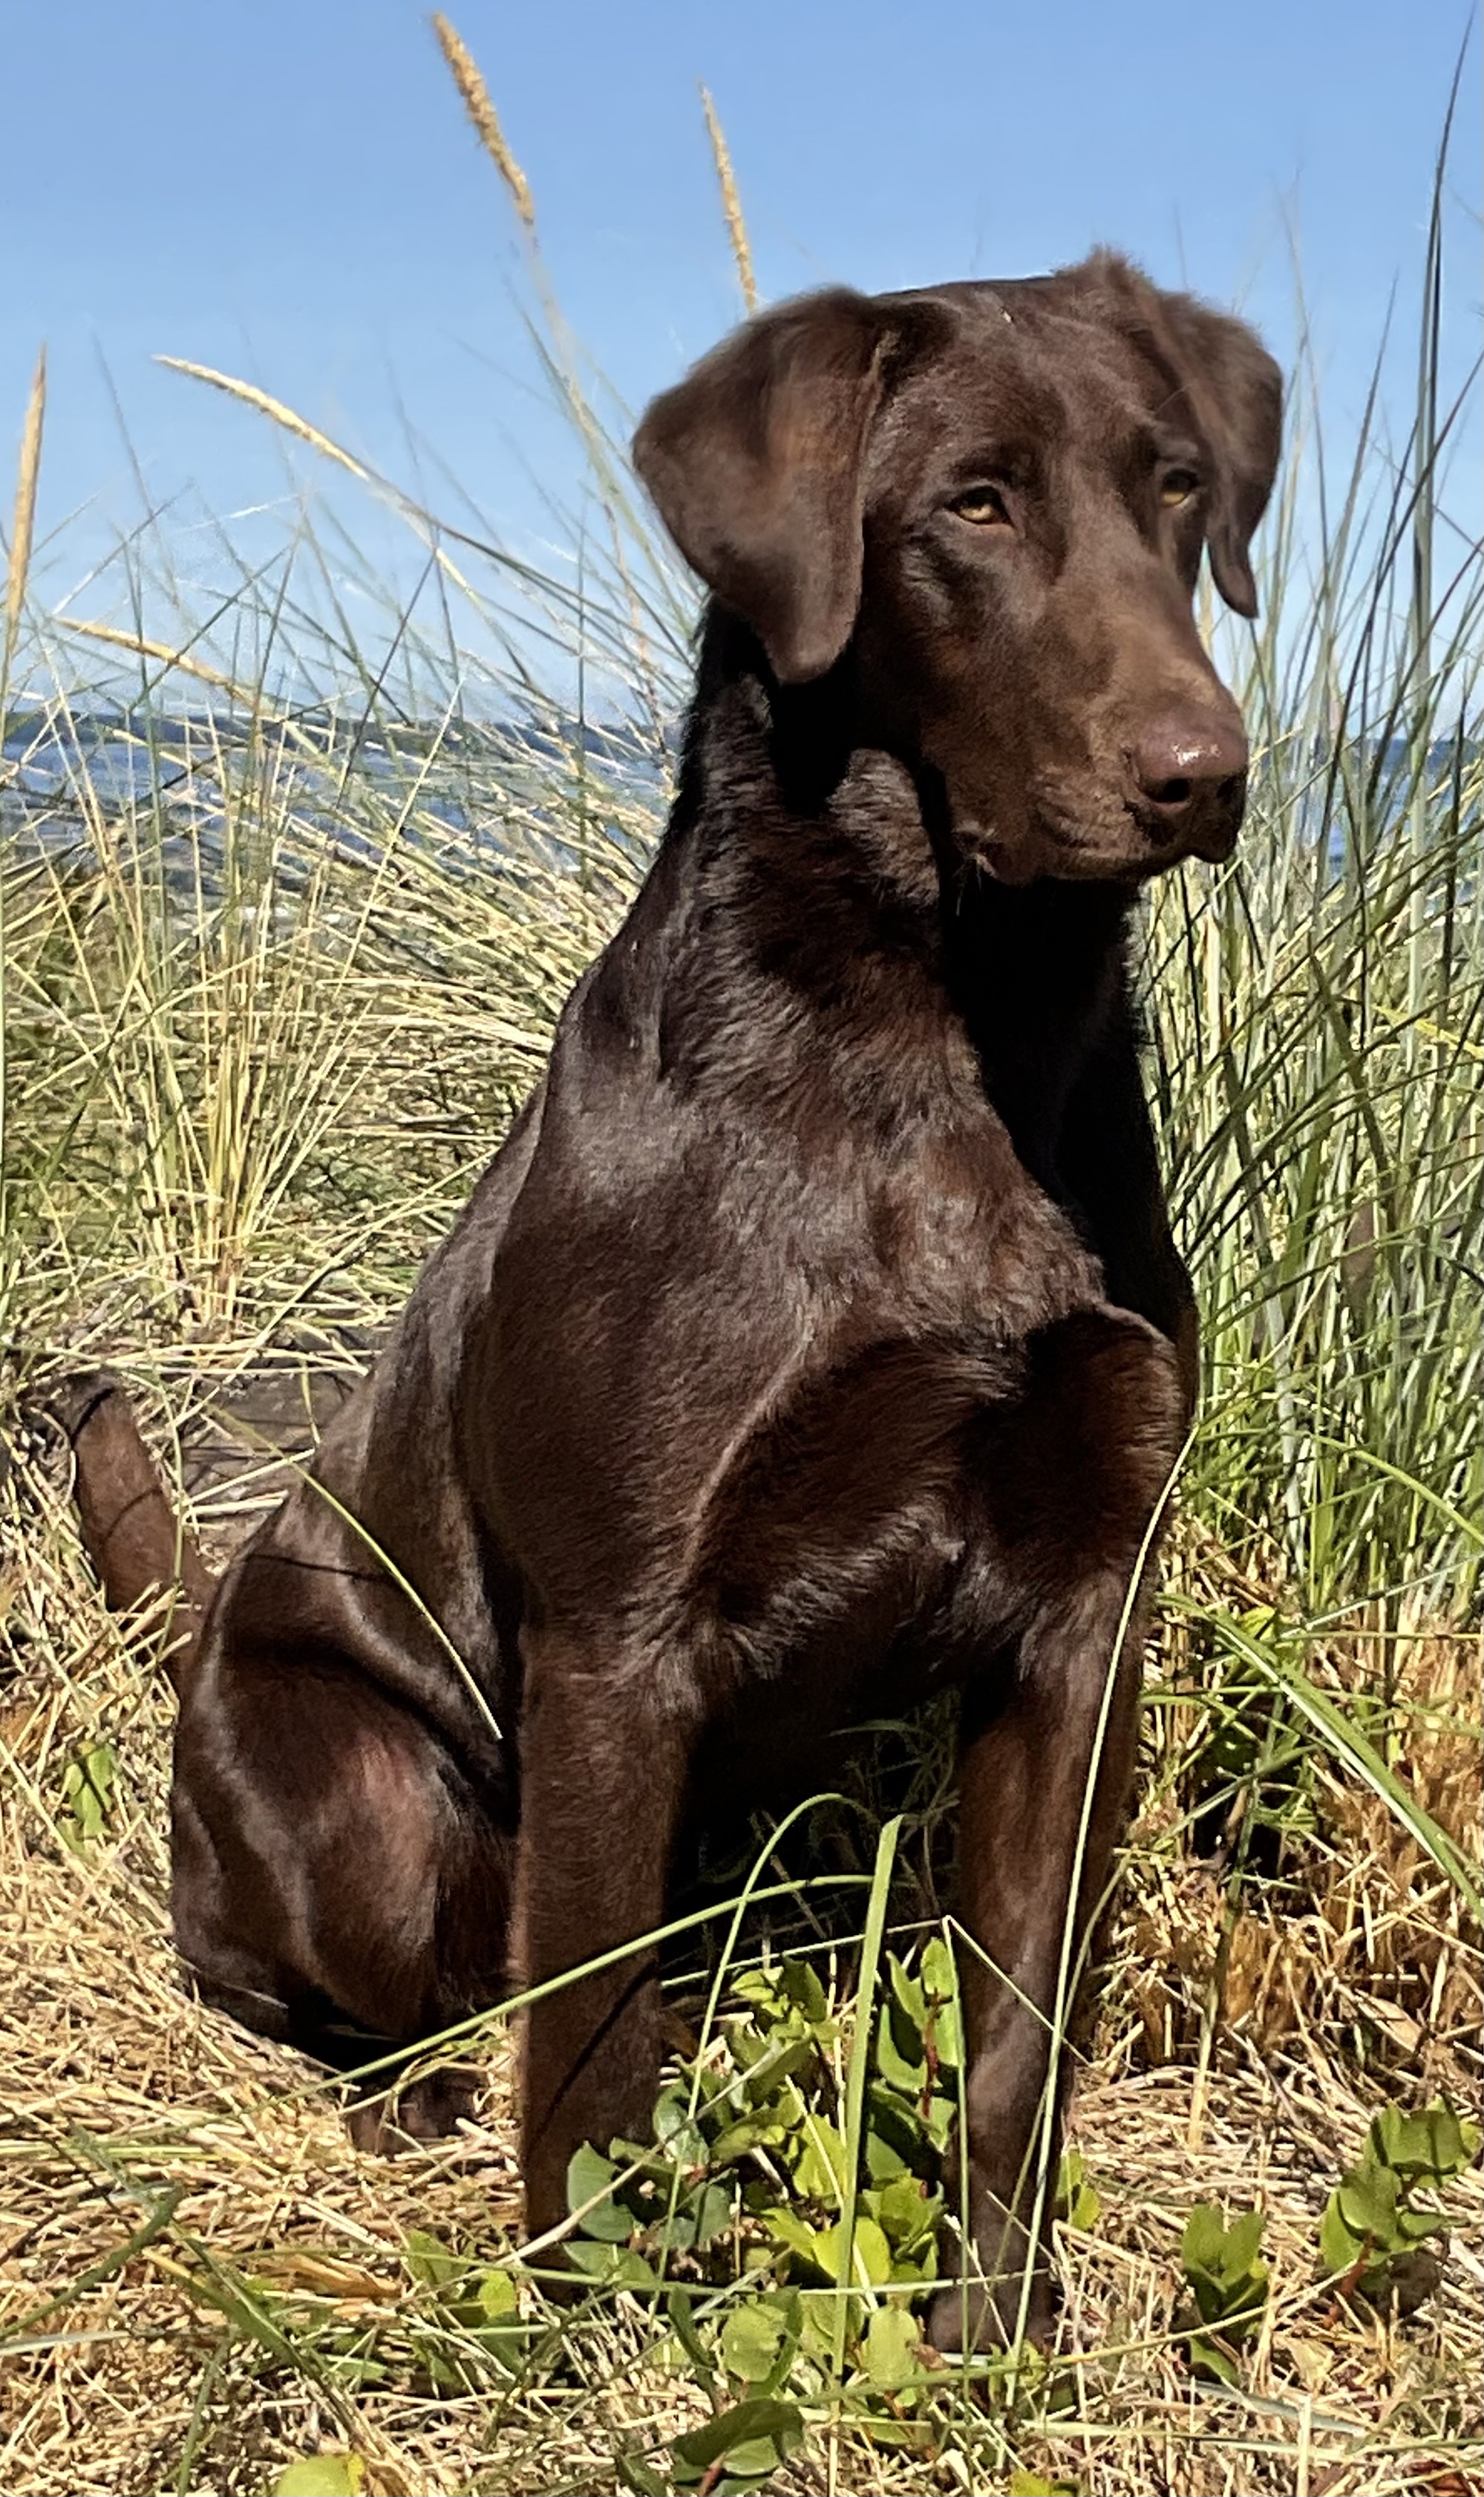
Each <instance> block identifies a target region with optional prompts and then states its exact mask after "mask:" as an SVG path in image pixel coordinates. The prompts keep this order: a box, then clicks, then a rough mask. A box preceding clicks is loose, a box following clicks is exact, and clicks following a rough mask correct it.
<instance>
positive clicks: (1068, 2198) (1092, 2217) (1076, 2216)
mask: <svg viewBox="0 0 1484 2497" xmlns="http://www.w3.org/2000/svg"><path fill="white" fill-rule="evenodd" d="M1054 2208H1055V2210H1056V2215H1057V2217H1058V2220H1061V2221H1064V2222H1065V2224H1066V2226H1067V2227H1068V2228H1083V2229H1087V2228H1096V2226H1097V2223H1098V2220H1099V2219H1100V2217H1101V2215H1102V2208H1103V2200H1102V2196H1101V2195H1100V2194H1099V2193H1098V2190H1097V2188H1096V2186H1095V2185H1092V2184H1089V2181H1088V2169H1087V2162H1086V2161H1085V2160H1084V2158H1083V2155H1082V2153H1081V2151H1080V2150H1063V2152H1062V2154H1061V2164H1060V2165H1059V2166H1058V2170H1057V2195H1056V2201H1055V2205H1054Z"/></svg>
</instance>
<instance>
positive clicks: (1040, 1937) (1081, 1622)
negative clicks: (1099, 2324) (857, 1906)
mask: <svg viewBox="0 0 1484 2497" xmlns="http://www.w3.org/2000/svg"><path fill="white" fill-rule="evenodd" d="M1182 1413H1183V1407H1182V1404H1181V1398H1180V1389H1179V1383H1178V1379H1177V1375H1176V1364H1175V1356H1174V1353H1173V1351H1172V1349H1171V1347H1170V1345H1169V1344H1168V1343H1166V1342H1165V1341H1164V1340H1163V1339H1162V1338H1161V1337H1160V1336H1159V1335H1157V1334H1156V1333H1155V1331H1154V1329H1153V1328H1152V1327H1151V1326H1148V1325H1146V1324H1145V1323H1144V1321H1143V1320H1142V1319H1139V1318H1135V1317H1131V1316H1128V1315H1125V1314H1124V1313H1123V1312H1113V1311H1096V1312H1093V1311H1089V1312H1081V1313H1079V1314H1078V1315H1077V1316H1076V1317H1074V1318H1070V1319H1067V1320H1064V1321H1062V1322H1061V1323H1060V1325H1058V1327H1056V1328H1053V1329H1049V1330H1048V1331H1047V1333H1046V1335H1045V1336H1044V1337H1043V1338H1041V1339H1039V1340H1038V1343H1037V1344H1036V1346H1035V1349H1034V1355H1033V1362H1032V1370H1031V1377H1030V1382H1029V1392H1028V1394H1027V1397H1026V1402H1025V1404H1024V1406H1023V1407H1022V1408H1021V1410H1020V1412H1019V1413H1018V1414H1017V1415H1013V1416H1012V1417H1010V1419H1009V1421H1008V1423H1007V1422H1006V1421H1004V1420H1001V1421H1000V1422H999V1423H998V1424H997V1425H996V1427H995V1433H994V1465H993V1472H992V1478H991V1479H990V1481H989V1483H988V1485H987V1490H986V1510H987V1523H988V1529H989V1544H990V1548H991V1551H992V1553H993V1564H992V1565H993V1567H994V1568H995V1571H996V1572H998V1573H999V1574H1000V1576H1001V1583H1002V1584H1003V1585H1005V1587H1006V1591H1007V1593H1008V1595H1009V1596H1010V1599H1011V1604H1012V1609H1019V1610H1020V1612H1021V1618H1022V1620H1023V1622H1024V1628H1023V1629H1022V1631H1021V1634H1020V1637H1019V1639H1018V1641H1017V1642H1016V1643H1015V1645H1014V1646H1013V1647H1012V1648H1011V1649H1010V1650H1009V1651H1008V1652H1004V1651H1002V1652H1001V1653H999V1654H998V1655H997V1656H995V1655H994V1654H993V1651H990V1652H988V1653H987V1655H986V1668H987V1669H986V1671H985V1674H984V1676H983V1678H982V1680H980V1681H978V1682H976V1683H973V1684H971V1686H970V1689H969V1691H968V1695H967V1700H966V1705H965V1713H964V1729H963V1732H964V1739H963V1762H962V1786H961V1802H960V1841H959V1849H960V1887H961V1892H962V1903H961V1904H962V1913H963V1924H964V1926H965V1928H966V1931H967V1934H968V1936H969V1937H970V1941H969V1944H968V1945H966V1946H965V1947H964V1948H963V1950H962V1951H961V1954H960V1963H961V1970H962V1975H963V2001H964V2012H965V2029H966V2048H967V2073H966V2112H967V2118H968V2138H967V2144H966V2154H967V2155H966V2170H967V2173H966V2179H965V2182H966V2188H967V2202H968V2223H969V2236H970V2239H971V2246H970V2249H969V2254H968V2260H967V2275H968V2276H967V2279H966V2281H965V2285H964V2289H963V2292H962V2293H961V2292H960V2291H958V2290H945V2291H943V2292H940V2294H939V2297H938V2300H937V2302H936V2305H935V2307H934V2309H933V2313H932V2317H931V2334H932V2338H933V2340H934V2342H935V2343H936V2345H937V2347H938V2348H939V2349H942V2350H953V2349H958V2348H959V2347H961V2346H963V2344H964V2343H965V2341H966V2343H967V2346H969V2347H970V2348H972V2347H976V2346H977V2347H981V2348H983V2347H987V2346H993V2345H997V2344H1004V2343H1009V2342H1011V2341H1013V2340H1014V2339H1015V2338H1016V2335H1017V2332H1018V2331H1019V2329H1020V2328H1021V2326H1022V2325H1023V2324H1024V2327H1025V2329H1026V2332H1027V2333H1028V2334H1030V2335H1031V2336H1032V2337H1036V2338H1039V2337H1041V2336H1042V2335H1044V2334H1045V2333H1046V2331H1047V2330H1048V2328H1049V2326H1050V2323H1051V2320H1052V2283H1051V2272H1050V2263H1049V2248H1050V2235H1051V2217H1052V2213H1051V2201H1052V2195H1053V2190H1054V2182H1055V2162H1056V2155H1057V2150H1058V2137H1059V2132H1060V2109H1061V2101H1062V2098H1063V2096H1064V2091H1065V2084H1066V2080H1067V2077H1068V2073H1067V2059H1066V2056H1065V2053H1064V2052H1063V2039H1064V2033H1065V2029H1066V2026H1067V2023H1068V2021H1069V2019H1070V2016H1071V2012H1072V2007H1073V2002H1074V1998H1075V1992H1076V1985H1077V1979H1078V1976H1079V1975H1080V1973H1081V1969H1082V1963H1083V1961H1084V1959H1085V1957H1086V1952H1087V1945H1088V1943H1089V1935H1090V1931H1091V1927H1092V1924H1093V1923H1094V1921H1095V1919H1096V1916H1097V1912H1098V1908H1099V1906H1100V1904H1101V1901H1102V1899H1103V1896H1104V1892H1105V1887H1106V1883H1107V1879H1108V1872H1109V1867H1110V1864H1111V1861H1112V1855H1113V1849H1114V1846H1115V1843H1116V1841H1117V1838H1118V1834H1119V1829H1120V1825H1121V1818H1122V1815H1123V1811H1124V1806H1125V1802H1126V1798H1127V1794H1128V1787H1129V1783H1130V1779H1131V1775H1132V1770H1133V1758H1134V1747H1135V1739H1136V1733H1137V1717H1138V1694H1139V1682H1140V1670H1141V1655H1142V1648H1143V1636H1144V1626H1145V1618H1146V1607H1145V1602H1144V1594H1143V1584H1142V1582H1143V1581H1144V1580H1147V1577H1148V1570H1149V1545H1150V1537H1151V1527H1152V1520H1153V1518H1154V1515H1155V1512H1156V1511H1157V1509H1158V1507H1159V1505H1160V1496H1161V1494H1162V1492H1163V1490H1164V1488H1165V1483H1166V1481H1167V1480H1168V1476H1169V1470H1170V1468H1171V1466H1172V1464H1173V1462H1174V1458H1175V1455H1176V1452H1177V1450H1178V1448H1179V1444H1180V1430H1181V1420H1182Z"/></svg>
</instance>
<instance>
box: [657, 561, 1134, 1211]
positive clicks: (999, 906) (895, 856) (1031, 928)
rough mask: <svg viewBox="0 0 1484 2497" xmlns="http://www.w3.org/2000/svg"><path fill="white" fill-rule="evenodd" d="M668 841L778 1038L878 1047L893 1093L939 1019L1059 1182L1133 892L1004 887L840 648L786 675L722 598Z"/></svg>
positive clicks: (1114, 997) (859, 1061) (730, 962)
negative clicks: (874, 729)
mask: <svg viewBox="0 0 1484 2497" xmlns="http://www.w3.org/2000/svg"><path fill="white" fill-rule="evenodd" d="M666 846H667V848H679V847H681V846H682V847H683V848H684V849H685V850H686V851H687V852H688V853H689V855H690V859H691V861H692V864H693V871H694V872H695V874H696V878H697V885H698V897H699V899H700V901H701V907H702V908H703V909H705V908H706V906H707V904H708V903H709V902H710V903H714V904H716V905H719V906H717V907H716V908H715V909H714V910H707V919H708V926H709V930H710V937H709V941H710V943H713V944H714V943H724V944H725V946H726V949H727V970H728V974H729V977H728V981H727V982H726V984H725V985H724V989H718V994H725V995H726V996H728V997H729V998H730V999H732V1000H734V1001H735V999H736V998H737V996H739V995H740V994H741V995H743V996H747V997H748V999H749V1003H750V1005H751V1007H752V1009H753V1011H754V1014H755V1017H756V1022H757V1027H758V1029H759V1030H760V1031H761V1030H768V1031H769V1032H770V1035H771V1040H770V1045H771V1046H773V1047H774V1048H775V1047H776V1042H777V1038H778V1027H779V1026H780V1025H786V1026H787V1027H789V1028H790V1029H791V1031H792V1032H793V1034H794V1046H795V1048H796V1049H799V1048H802V1049H803V1050H804V1051H805V1052H806V1053H807V1052H816V1053H818V1055H819V1059H820V1062H821V1063H823V1062H825V1061H827V1060H834V1061H838V1060H841V1059H848V1060H849V1062H850V1064H851V1065H852V1066H860V1067H861V1068H862V1069H863V1070H864V1069H865V1068H866V1067H868V1066H869V1065H871V1062H872V1061H873V1060H878V1061H879V1063H878V1064H877V1065H876V1066H875V1068H874V1070H873V1072H872V1074H871V1076H870V1078H869V1080H871V1081H879V1082H880V1083H882V1084H883V1085H885V1086H886V1088H887V1089H888V1090H890V1089H893V1088H894V1087H895V1086H898V1085H906V1086H909V1087H910V1086H911V1084H912V1081H913V1065H912V1061H913V1059H914V1058H918V1057H921V1056H923V1054H924V1053H926V1056H927V1058H928V1059H931V1058H932V1056H933V1055H934V1052H936V1053H937V1054H938V1055H939V1056H940V1055H941V1049H942V1044H943V1037H944V1029H945V1026H946V1027H950V1028H951V1029H952V1030H953V1031H955V1032H956V1033H957V1035H958V1036H959V1038H960V1042H961V1046H962V1041H963V1039H966V1040H967V1042H968V1044H969V1047H970V1048H971V1050H972V1051H973V1053H974V1056H975V1057H976V1059H977V1060H978V1064H979V1069H980V1073H981V1079H982V1083H983V1089H984V1091H985V1093H986V1094H987V1095H988V1098H989V1100H990V1102H991V1104H992V1105H993V1107H994V1108H995V1111H996V1113H997V1114H998V1116H999V1117H1000V1118H1001V1120H1002V1121H1003V1122H1004V1123H1005V1125H1006V1126H1007V1127H1008V1128H1009V1130H1010V1133H1011V1136H1012V1138H1013V1140H1014V1142H1015V1145H1016V1149H1017V1152H1018V1153H1019V1154H1020V1156H1021V1158H1022V1159H1023V1160H1024V1161H1025V1162H1026V1164H1027V1166H1028V1167H1030V1168H1031V1169H1032V1170H1033V1171H1035V1172H1036V1174H1037V1175H1038V1176H1040V1177H1043V1178H1045V1179H1048V1180H1052V1179H1054V1175H1055V1163H1056V1149H1057V1133H1058V1128H1059V1125H1060V1121H1061V1113H1062V1110H1063V1107H1064V1104H1065V1101H1066V1098H1067V1095H1068V1093H1069V1091H1070V1089H1071V1087H1072V1085H1073V1084H1074V1083H1075V1081H1076V1077H1077V1074H1078V1071H1079V1068H1080V1067H1081V1065H1082V1063H1083V1062H1084V1060H1085V1059H1086V1057H1087V1054H1088V1052H1089V1049H1090V1048H1091V1047H1092V1046H1093V1045H1094V1044H1095V1042H1096V1040H1097V1039H1098V1037H1099V1036H1100V1034H1101V1033H1102V1032H1103V1031H1104V1030H1105V1029H1106V1028H1107V1026H1108V1023H1109V1021H1110V1019H1111V1018H1112V1017H1114V1016H1116V1015H1118V1014H1119V1013H1121V1012H1125V1011H1126V995H1125V976H1124V963H1123V957H1124V936H1125V931H1126V925H1127V919H1128V913H1129V908H1130V901H1131V897H1130V895H1129V893H1128V892H1127V891H1126V890H1125V889H1124V888H1122V887H1120V886H1114V885H1106V884H1071V883H1065V884H1063V883H1055V882H1053V881H1051V880H1049V879H1045V880H1041V881H1038V882H1036V883H1034V884H1031V885H1027V886H1025V887H1020V888H1015V887H1010V886H1006V885H1003V884H999V883H996V882H995V879H994V878H993V877H991V876H990V875H988V874H987V873H985V872H984V871H983V870H982V869H978V868H975V867H973V866H972V865H970V864H968V863H967V862H966V861H965V860H964V858H963V854H962V852H960V851H959V850H958V849H957V848H956V847H955V845H954V842H953V838H952V832H951V828H950V826H949V824H948V822H947V810H946V806H945V805H944V802H943V798H942V792H941V786H940V784H936V783H935V781H934V777H933V775H932V774H931V773H929V772H926V771H924V770H923V769H921V768H920V767H915V766H914V764H913V762H912V760H911V759H910V758H909V757H905V756H902V755H901V754H900V753H892V752H890V751H888V750H887V749H886V748H885V747H884V746H883V745H880V744H877V743H873V742H872V740H871V736H870V725H869V720H868V717H867V718H863V716H862V710H861V705H860V702H859V697H858V694H857V692H856V689H855V688H854V686H853V685H852V683H851V680H850V676H849V669H848V663H847V664H846V666H844V667H842V668H840V669H837V670H836V671H835V672H833V674H832V675H831V676H830V677H829V678H826V679H824V680H820V681H819V682H818V683H816V684H811V685H804V686H787V687H780V686H779V685H778V684H777V683H776V682H775V681H774V679H773V677H772V675H771V673H770V671H769V670H768V668H767V665H766V663H765V661H764V659H763V657H762V653H761V651H760V650H759V648H758V646H757V643H756V641H755V640H754V638H753V636H752V635H751V633H750V632H749V631H748V630H747V629H746V627H745V626H743V625H742V624H740V623H738V622H737V621H736V619H735V618H732V617H730V616H726V615H725V614H723V613H722V612H721V611H719V610H715V609H713V610H712V611H711V613H710V616H709V617H708V621H707V625H706V629H705V634H704V638H703V644H702V651H701V662H700V670H699V676H698V681H697V690H696V698H695V703H694V706H693V709H692V711H691V715H690V720H689V725H688V729H687V733H686V740H685V745H684V751H683V756H682V763H681V772H680V785H679V796H678V799H677V804H676V808H675V813H674V816H673V818H672V824H671V831H670V835H669V837H668V839H667V844H666ZM718 967H719V966H718ZM707 985H708V986H709V985H710V983H708V984H707ZM696 1002H697V1004H698V1006H699V1005H700V1004H701V1000H700V998H697V1000H696ZM681 1020H682V1021H683V1022H684V1023H687V1024H688V1023H689V1022H690V1017H689V1015H688V1014H682V1016H681ZM832 1027H833V1029H832ZM847 1027H848V1031H849V1038H850V1041H851V1048H850V1049H849V1050H848V1051H843V1050H837V1049H836V1048H834V1047H833V1046H832V1042H833V1041H834V1040H836V1039H839V1038H843V1037H844V1036H845V1034H846V1029H847ZM677 1036H678V1037H679V1034H678V1035H677ZM872 1039H874V1040H876V1041H877V1044H878V1045H877V1046H876V1047H871V1046H870V1045H869V1043H870V1041H871V1040H872ZM863 1042H865V1043H866V1044H867V1045H866V1046H865V1047H864V1048H863ZM774 1063H777V1059H776V1058H775V1059H774Z"/></svg>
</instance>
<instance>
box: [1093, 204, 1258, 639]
mask: <svg viewBox="0 0 1484 2497" xmlns="http://www.w3.org/2000/svg"><path fill="white" fill-rule="evenodd" d="M1093 272H1095V273H1096V276H1097V277H1098V278H1100V279H1101V280H1102V282H1103V284H1104V286H1105V287H1107V288H1108V290H1109V291H1110V292H1111V293H1112V295H1113V297H1114V299H1115V301H1116V302H1117V304H1118V307H1119V314H1120V317H1121V321H1122V324H1123V326H1124V327H1126V329H1127V330H1128V331H1129V332H1130V334H1131V335H1133V336H1134V337H1135V338H1136V339H1137V340H1138V341H1139V343H1140V344H1141V345H1142V346H1144V347H1145V349H1146V351H1147V352H1149V353H1150V354H1151V355H1152V358H1153V360H1154V362H1155V363H1158V364H1160V365H1161V366H1162V367H1163V368H1164V369H1165V370H1166V371H1167V372H1168V373H1169V375H1170V378H1171V380H1172V381H1173V382H1174V384H1175V386H1176V388H1177V389H1178V390H1179V391H1180V392H1181V393H1182V395H1183V396H1184V400H1185V402H1186V405H1187V406H1188V407H1189V409H1190V412H1191V414H1192V415H1193V417H1194V418H1195V421H1196V424H1197V426H1198V427H1199V428H1200V430H1201V432H1202V434H1203V435H1204V436H1205V439H1206V443H1207V447H1208V448H1209V450H1210V452H1211V457H1212V463H1213V468H1214V471H1215V473H1214V475H1213V478H1212V487H1211V504H1210V511H1209V514H1208V518H1207V522H1206V551H1207V553H1208V554H1209V556H1210V558H1211V572H1212V578H1213V580H1214V581H1215V583H1216V587H1217V589H1219V591H1220V593H1221V595H1222V597H1223V598H1224V599H1225V601H1226V604H1227V606H1228V607H1234V608H1235V609H1236V611H1237V613H1238V615H1239V616H1255V615H1256V613H1257V585H1256V583H1255V582H1254V580H1253V578H1252V564H1251V556H1250V553H1249V549H1250V547H1251V543H1252V538H1253V535H1254V533H1255V531H1256V528H1257V523H1258V522H1259V521H1260V520H1261V519H1262V516H1263V513H1264V512H1265V511H1266V510H1267V507H1268V496H1269V495H1270V494H1271V492H1272V490H1273V480H1274V477H1275V476H1276V475H1277V473H1278V456H1279V450H1280V449H1281V447H1282V433H1283V377H1282V374H1281V372H1280V371H1279V367H1278V365H1277V364H1276V363H1274V361H1273V359H1272V357H1271V356H1270V355H1269V354H1268V351H1267V349H1266V348H1265V347H1264V346H1263V344H1262V341H1261V339H1260V338H1258V336H1257V335H1256V333H1255V332H1253V331H1251V330H1249V329H1248V328H1247V323H1246V322H1245V321H1236V320H1233V318H1232V316H1231V315H1230V313H1227V312H1213V311H1212V309H1211V308H1210V306H1209V305H1208V304H1205V303H1200V302H1197V300H1196V299H1195V297H1194V296H1193V295H1168V294H1166V293H1165V292H1164V290H1163V289H1162V288H1161V287H1156V286H1152V285H1151V284H1150V281H1149V279H1148V278H1147V277H1145V276H1144V275H1143V274H1142V273H1141V272H1140V271H1139V270H1138V269H1133V268H1130V266H1129V265H1128V263H1127V262H1126V261H1121V260H1119V259H1118V258H1117V257H1116V256H1115V255H1114V254H1113V253H1111V252H1110V253H1099V254H1097V255H1096V256H1095V258H1094V260H1093V261H1092V262H1090V263H1089V274H1091V273H1093Z"/></svg>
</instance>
